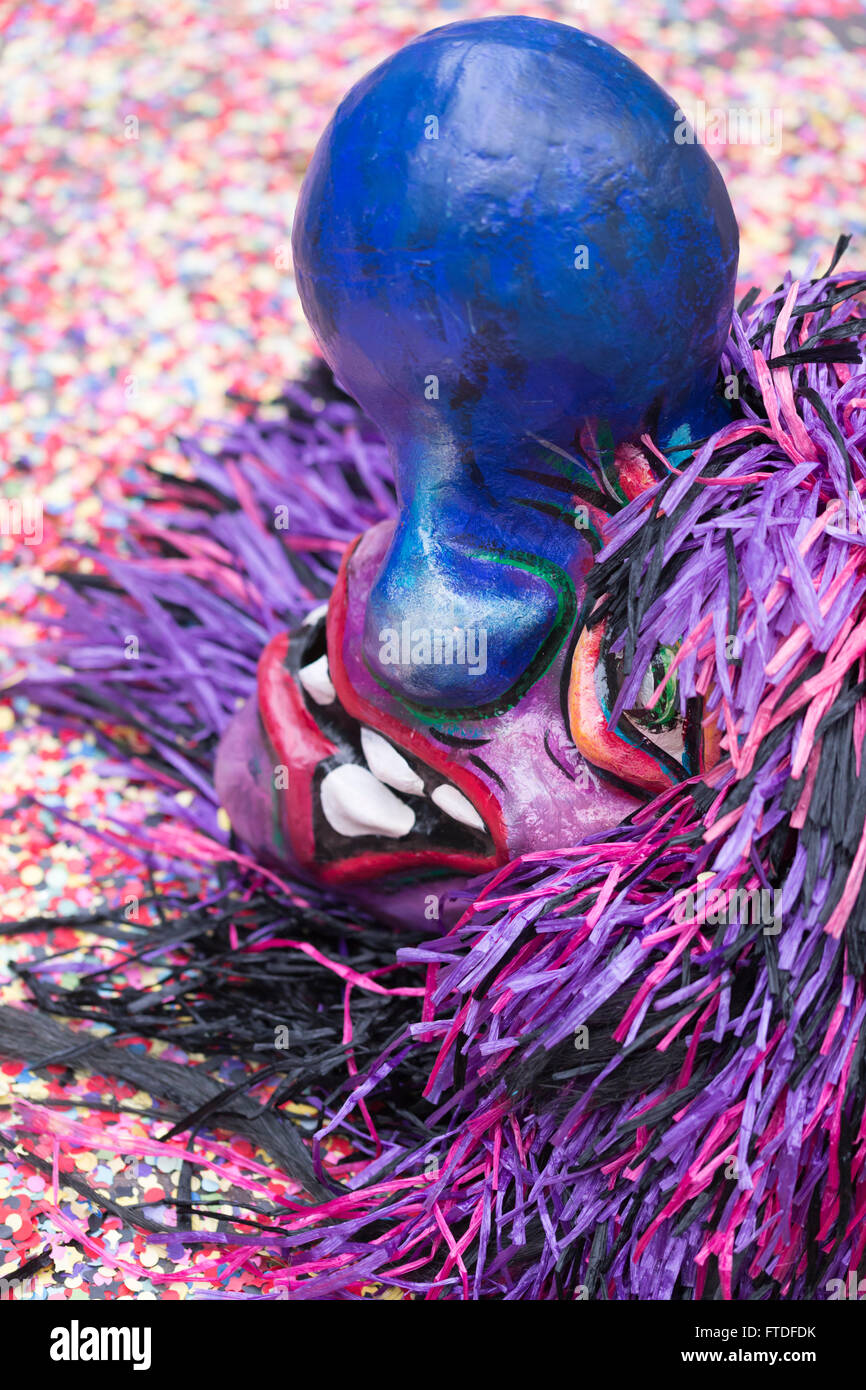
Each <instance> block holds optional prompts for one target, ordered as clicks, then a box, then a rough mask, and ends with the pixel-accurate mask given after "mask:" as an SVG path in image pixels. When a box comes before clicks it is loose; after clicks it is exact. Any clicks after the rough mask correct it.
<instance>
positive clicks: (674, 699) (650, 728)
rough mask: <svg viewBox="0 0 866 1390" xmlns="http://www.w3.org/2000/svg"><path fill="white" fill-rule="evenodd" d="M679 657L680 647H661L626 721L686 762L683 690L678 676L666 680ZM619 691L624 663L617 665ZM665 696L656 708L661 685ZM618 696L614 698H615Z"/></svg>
mask: <svg viewBox="0 0 866 1390" xmlns="http://www.w3.org/2000/svg"><path fill="white" fill-rule="evenodd" d="M675 655H676V647H659V649H658V651H657V652H656V654H655V656H654V657H653V659H652V661H651V662H650V665H649V666H648V667H647V670H646V673H645V675H644V678H643V680H642V681H641V684H640V690H639V691H638V695H637V699H636V701H635V703H634V705H633V706H632V707H631V709H629V710H626V711H625V718H626V719H627V720H628V721H629V723H631V724H633V725H634V726H635V728H636V729H637V730H638V731H639V732H640V733H641V734H642V735H643V736H644V737H645V738H647V739H649V741H650V743H653V744H655V746H656V747H657V748H659V749H660V750H661V751H662V752H663V753H666V754H667V755H668V757H671V758H675V759H676V761H677V762H678V763H682V761H683V758H684V756H686V755H687V752H688V738H687V727H686V722H687V721H686V720H685V719H684V718H683V716H682V714H681V713H680V687H679V681H678V680H677V678H676V676H673V677H672V678H671V679H670V680H667V682H666V683H665V681H666V677H667V675H668V672H669V671H670V668H671V665H672V664H673V660H674V656H675ZM614 669H615V675H614V681H615V684H616V690H617V691H618V690H619V688H620V684H621V681H622V679H623V675H622V663H621V661H617V662H616V663H615V664H614ZM663 683H664V688H663V690H662V693H661V695H660V696H659V698H658V700H657V701H656V702H655V704H654V705H653V703H652V701H653V696H654V695H655V692H656V691H657V690H658V688H659V686H660V685H663ZM615 698H616V696H614V699H615Z"/></svg>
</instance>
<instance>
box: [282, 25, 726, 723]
mask: <svg viewBox="0 0 866 1390" xmlns="http://www.w3.org/2000/svg"><path fill="white" fill-rule="evenodd" d="M688 134H689V132H687V131H686V132H685V137H686V138H684V125H683V122H682V119H681V113H678V110H677V107H676V106H675V104H674V103H673V102H672V101H671V100H670V99H669V98H668V97H667V96H666V95H665V94H664V92H662V90H661V89H660V88H659V87H657V86H656V84H655V83H654V82H652V81H651V80H650V78H648V77H647V76H646V75H645V74H644V73H642V72H641V71H640V69H639V68H637V67H635V65H634V64H633V63H631V62H629V61H628V59H626V58H624V57H623V56H622V55H621V54H619V53H617V52H616V50H615V49H612V48H611V47H609V46H608V45H607V44H604V43H602V42H601V41H599V40H596V39H593V38H591V37H590V36H589V35H587V34H583V33H581V32H579V31H578V30H576V29H571V28H568V27H567V26H565V25H561V24H552V23H549V22H547V21H544V20H536V19H527V18H522V17H511V18H498V19H491V20H482V21H473V22H468V23H460V24H454V25H449V26H446V27H445V28H443V29H438V30H434V31H433V32H432V33H430V34H427V35H425V36H423V37H422V38H420V39H418V40H416V41H415V42H414V43H411V44H409V45H408V46H407V47H406V48H404V49H402V50H401V51H400V52H398V53H396V54H395V55H394V56H393V57H391V58H389V59H388V60H387V61H386V62H385V63H383V64H382V65H381V66H380V67H379V68H377V69H376V70H375V71H374V72H372V73H370V74H369V75H368V76H367V77H365V78H364V79H362V81H361V82H359V83H358V85H357V86H356V87H355V88H353V90H352V91H351V92H350V93H349V95H348V96H347V97H346V99H345V100H344V101H343V102H342V104H341V105H340V107H339V108H338V110H337V112H336V114H335V116H334V119H333V120H332V122H331V124H330V126H329V127H328V130H327V131H326V132H325V134H324V135H323V137H322V139H321V141H320V143H319V146H318V148H317V150H316V153H315V156H314V158H313V161H312V164H311V166H310V169H309V171H308V174H307V177H306V179H305V181H304V185H303V189H302V192H301V197H300V200H299V204H298V209H297V214H296V218H295V225H294V231H293V248H294V259H295V273H296V278H297V284H298V289H299V291H300V295H301V300H302V303H303V306H304V310H305V312H306V314H307V318H308V319H309V321H310V324H311V326H312V328H313V330H314V332H315V333H316V336H317V338H318V340H319V342H320V344H321V346H322V350H323V352H324V354H325V357H326V358H327V360H328V362H329V363H330V365H331V366H332V368H333V369H334V372H335V374H336V376H337V378H338V380H339V381H340V383H341V385H343V386H344V387H345V389H346V390H347V391H349V392H351V393H352V394H353V395H354V396H355V397H356V399H357V400H358V401H359V402H360V403H361V405H362V406H363V407H364V408H365V410H366V411H367V412H368V414H369V415H370V416H371V418H372V419H373V420H374V421H375V422H376V424H377V425H378V426H379V427H380V428H381V430H382V432H383V433H384V435H385V437H386V439H387V440H388V442H389V445H390V447H391V450H392V454H393V458H394V467H395V474H396V481H397V488H398V494H399V500H400V505H401V517H400V528H399V531H398V536H397V539H396V540H395V545H394V548H393V550H392V553H391V555H390V556H389V558H388V560H387V563H386V566H385V568H384V570H383V572H382V574H381V575H380V577H379V579H378V581H377V583H376V585H375V586H374V591H373V594H372V596H371V601H370V611H369V615H368V624H367V635H366V639H365V642H366V654H367V659H368V662H369V664H370V665H371V668H372V669H374V670H375V671H376V673H377V675H378V677H379V678H380V679H382V680H383V682H386V683H390V684H392V685H393V686H395V687H396V686H400V687H401V688H402V690H403V692H404V694H405V695H406V696H407V697H411V698H414V699H415V700H416V701H417V702H419V703H424V704H427V705H431V704H432V705H435V704H436V703H437V702H439V703H442V704H443V706H444V705H452V706H453V705H454V704H455V703H464V694H465V691H466V690H468V689H470V688H473V689H475V690H476V691H479V692H484V691H485V690H486V692H487V697H488V698H489V699H490V700H496V699H498V698H500V697H501V695H502V693H503V690H504V689H505V688H506V687H509V688H510V687H513V686H514V684H515V681H516V680H520V679H521V678H522V675H521V672H520V668H521V666H522V667H523V672H524V673H525V672H526V671H527V670H528V669H530V668H532V663H533V662H535V661H536V660H541V659H542V658H541V657H539V653H542V654H543V653H544V651H545V649H546V644H547V643H548V642H549V641H550V640H551V633H552V632H553V631H554V630H555V628H556V622H557V620H558V619H557V617H555V616H554V610H556V613H559V611H560V607H561V603H562V596H561V594H560V593H559V592H558V590H557V587H556V580H555V575H554V578H553V580H552V579H551V575H553V574H554V571H553V570H550V571H548V572H547V577H542V576H541V575H540V574H531V573H529V571H528V570H527V569H525V568H524V567H523V561H522V560H518V561H517V562H515V560H514V555H515V554H519V555H522V554H524V553H526V554H530V553H534V554H535V555H536V556H537V557H539V560H540V561H541V562H544V564H547V565H549V566H553V567H554V570H555V567H556V566H558V567H559V568H560V569H569V567H570V558H569V557H570V556H571V557H572V558H573V556H574V548H575V546H576V545H577V544H578V540H577V538H576V537H575V535H574V531H573V530H572V532H571V535H570V538H569V540H568V542H566V540H565V538H564V536H563V535H562V534H561V533H560V530H559V522H558V521H557V520H556V517H555V513H551V512H548V515H547V522H546V528H545V527H544V526H542V525H541V522H540V520H539V516H540V513H539V512H538V510H536V511H535V513H532V506H533V505H534V506H535V507H536V509H538V508H539V507H542V508H543V507H545V506H548V504H549V503H550V501H551V491H550V489H551V487H553V488H554V492H555V490H556V486H557V485H556V484H548V483H546V482H544V481H541V482H539V481H538V475H539V473H540V474H542V475H543V474H544V473H545V470H546V471H547V472H551V471H552V470H551V467H550V465H549V459H550V458H553V459H555V460H558V461H559V464H560V465H561V467H562V468H564V469H565V474H564V475H563V476H565V475H566V474H567V471H568V469H569V467H570V466H571V464H570V463H569V460H570V459H573V457H574V447H575V439H576V437H577V436H578V435H579V436H580V438H581V439H585V438H587V437H593V438H597V439H599V440H600V439H604V440H605V441H606V446H613V445H615V444H616V443H618V442H619V441H620V440H624V439H634V438H636V437H638V436H639V434H640V433H641V432H642V431H643V430H645V429H650V430H651V431H652V432H653V433H654V434H655V435H656V436H657V437H659V438H662V439H663V438H664V437H665V436H666V435H669V434H670V433H671V432H673V431H674V430H677V429H682V428H683V427H684V426H687V427H688V428H689V429H690V430H691V433H692V436H693V437H694V436H695V435H696V434H700V433H702V432H703V431H704V430H705V429H706V428H707V427H708V425H710V424H711V425H713V426H714V425H715V424H717V423H718V417H717V414H716V410H715V406H717V405H718V401H716V402H715V404H714V400H713V392H714V386H715V381H716V377H717V372H718V364H719V358H720V355H721V351H722V347H723V344H724V341H725V338H726V335H727V332H728V328H729V325H730V318H731V309H732V303H733V292H734V281H735V276H736V263H737V230H736V223H735V220H734V215H733V211H732V209H731V205H730V201H729V199H728V196H727V193H726V191H725V187H724V183H723V181H722V179H721V176H720V174H719V172H718V170H717V169H716V167H715V165H714V164H713V162H712V160H711V159H710V157H709V155H708V154H707V152H706V150H705V149H704V148H703V146H701V145H700V144H698V143H696V142H695V141H694V138H693V137H692V138H691V139H689V138H688ZM539 450H541V451H545V450H547V451H550V452H549V455H548V463H547V464H545V465H544V466H543V467H540V466H539V463H538V458H539ZM521 472H522V474H523V475H524V476H522V477H519V476H518V475H519V474H520V473H521ZM533 474H534V475H536V477H535V481H534V482H533V480H532V476H531V475H533ZM527 475H529V476H527ZM560 482H562V478H560ZM533 487H534V488H535V494H534V496H530V491H531V489H532V488H533ZM521 489H523V491H522V492H521V491H520V490H521ZM560 490H561V489H560ZM461 498H462V502H461ZM521 498H522V502H521ZM523 504H525V505H523ZM461 507H462V513H461ZM531 513H532V514H531ZM437 528H438V532H437ZM494 553H495V554H497V555H498V556H499V558H498V559H493V558H491V557H492V556H493V555H494ZM508 555H511V557H512V558H511V559H510V560H509V559H508V558H507V556H508ZM503 557H504V558H503ZM497 567H498V568H497ZM497 578H498V582H494V581H495V580H496V579H497ZM491 594H492V595H493V599H494V600H495V601H494V602H493V603H492V604H491V603H490V602H488V600H489V599H490V596H491ZM452 611H453V614H454V615H455V623H454V625H456V626H458V627H460V626H462V627H464V628H473V627H476V626H477V625H479V624H481V623H482V622H483V621H484V620H485V612H486V613H487V618H486V622H487V640H488V652H489V654H488V666H487V671H486V672H485V673H484V674H483V675H482V674H478V675H476V676H469V675H468V674H466V672H465V671H463V672H461V671H460V670H459V669H458V668H456V667H455V665H454V663H452V664H451V666H449V665H448V664H447V663H446V662H441V663H431V665H430V667H429V668H425V666H424V663H423V662H420V661H419V662H414V663H411V665H407V666H406V668H405V669H401V672H400V673H399V674H398V673H397V672H396V670H395V669H394V667H395V664H394V663H393V662H389V661H386V660H384V658H383V657H382V654H381V651H380V642H381V640H382V639H380V638H379V632H380V631H382V630H384V629H387V628H393V629H396V628H400V630H401V632H402V631H403V628H402V624H403V622H405V621H407V620H408V621H409V623H410V630H411V625H413V624H415V625H417V626H419V627H422V628H423V627H425V626H426V627H433V626H435V625H436V623H437V622H438V621H439V620H440V619H441V620H443V621H444V618H445V617H446V616H448V615H449V614H450V613H451V612H452ZM494 644H495V646H494ZM419 650H420V648H419ZM401 667H402V663H401ZM473 682H474V685H473V684H472V683H473ZM440 697H441V698H440ZM471 703H473V704H476V703H478V695H476V697H475V698H474V699H473V700H472V701H471Z"/></svg>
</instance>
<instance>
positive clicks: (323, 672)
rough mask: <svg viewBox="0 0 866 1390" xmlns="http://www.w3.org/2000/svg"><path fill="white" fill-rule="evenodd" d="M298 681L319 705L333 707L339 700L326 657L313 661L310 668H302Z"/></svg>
mask: <svg viewBox="0 0 866 1390" xmlns="http://www.w3.org/2000/svg"><path fill="white" fill-rule="evenodd" d="M298 680H299V681H300V682H301V685H302V686H303V687H304V689H305V690H306V692H307V694H308V695H309V697H310V699H311V700H315V702H316V704H317V705H331V704H333V703H334V701H335V700H336V698H337V692H336V690H335V689H334V686H333V683H332V681H331V672H330V671H329V670H328V658H327V657H326V656H320V657H319V659H318V661H311V662H310V664H309V666H302V667H301V669H300V671H299V672H298Z"/></svg>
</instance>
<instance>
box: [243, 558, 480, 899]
mask: <svg viewBox="0 0 866 1390" xmlns="http://www.w3.org/2000/svg"><path fill="white" fill-rule="evenodd" d="M345 609H346V600H345V566H344V567H343V569H342V571H341V575H340V579H339V580H338V582H337V586H336V588H335V590H334V593H333V595H332V597H331V601H330V604H329V605H328V610H327V621H326V615H325V611H324V610H318V611H317V612H316V613H314V614H312V615H311V616H310V617H309V618H308V619H307V622H306V624H305V625H304V626H303V627H302V628H301V629H299V630H298V631H296V632H294V633H282V634H280V635H279V636H278V637H276V638H274V640H273V641H272V642H271V643H270V644H269V645H268V647H267V648H266V649H265V651H264V653H263V655H262V658H261V661H260V664H259V714H260V717H261V725H262V731H263V734H264V737H265V741H266V745H267V746H268V752H269V753H270V754H271V755H272V756H273V765H274V766H273V771H274V788H275V790H274V821H275V831H276V832H277V834H278V835H279V839H281V840H282V847H283V848H284V849H286V850H288V851H290V852H291V854H292V856H293V857H294V858H295V859H296V860H297V862H298V864H299V865H300V867H302V868H305V869H307V870H308V871H311V872H314V873H315V875H316V877H318V878H321V879H324V880H325V881H328V882H340V881H343V880H354V881H357V880H364V879H371V878H375V877H377V876H378V875H380V874H385V873H387V874H389V875H392V874H394V873H399V872H400V871H411V873H412V876H413V877H418V876H419V875H420V876H425V875H426V874H427V873H429V875H430V876H431V877H434V876H437V875H440V874H441V873H442V872H443V871H449V872H450V871H455V872H459V873H461V874H470V875H471V874H479V873H484V872H487V871H489V870H490V869H491V868H494V867H496V866H497V865H498V864H501V863H504V862H505V860H506V858H507V853H506V839H505V831H504V827H503V821H502V813H501V809H500V806H499V803H498V800H497V798H496V796H495V794H494V793H493V791H492V789H491V788H490V787H488V786H487V785H485V783H484V782H483V781H482V780H481V778H479V777H477V776H476V775H475V774H474V773H471V772H469V771H467V770H466V769H464V768H460V767H458V766H455V763H454V761H453V759H452V757H450V756H449V753H448V752H446V751H445V750H441V749H438V748H437V747H436V746H435V745H434V744H433V743H432V741H431V740H430V739H429V738H428V737H427V736H426V735H425V734H424V733H423V732H420V731H418V730H416V729H413V728H410V727H406V726H404V725H402V724H400V723H399V722H398V721H397V720H395V719H393V718H390V717H389V716H388V715H387V714H385V713H383V711H382V710H379V709H376V708H374V707H373V706H372V705H370V706H367V705H366V703H365V701H364V700H363V699H362V697H360V696H359V695H358V694H357V692H356V691H354V690H353V688H352V687H351V685H350V684H349V681H348V679H347V677H346V673H345V670H344V669H343V665H342V659H341V655H340V654H341V652H342V643H343V629H344V627H345ZM278 843H279V840H278ZM434 846H435V848H434Z"/></svg>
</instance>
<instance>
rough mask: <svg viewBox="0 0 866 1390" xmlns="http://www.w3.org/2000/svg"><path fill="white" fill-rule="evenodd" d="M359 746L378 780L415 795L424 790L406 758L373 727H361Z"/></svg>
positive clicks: (422, 784) (397, 789) (399, 790)
mask: <svg viewBox="0 0 866 1390" xmlns="http://www.w3.org/2000/svg"><path fill="white" fill-rule="evenodd" d="M361 747H362V748H363V750H364V757H365V758H366V759H367V766H368V768H369V769H370V771H371V772H372V773H373V775H374V777H378V779H379V781H380V782H384V783H385V784H386V786H388V787H394V789H395V790H396V791H398V792H414V794H415V795H416V796H420V795H421V793H422V792H423V790H424V783H423V782H422V781H421V778H420V777H419V776H418V774H417V773H415V772H413V771H412V769H411V767H410V766H409V764H408V763H407V761H406V759H405V758H404V757H401V755H400V754H399V753H398V752H397V749H396V748H395V747H394V745H393V744H392V743H389V742H388V740H387V739H386V738H382V735H381V734H377V733H376V732H375V731H374V730H373V729H362V730H361Z"/></svg>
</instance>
